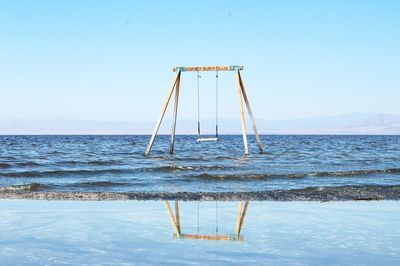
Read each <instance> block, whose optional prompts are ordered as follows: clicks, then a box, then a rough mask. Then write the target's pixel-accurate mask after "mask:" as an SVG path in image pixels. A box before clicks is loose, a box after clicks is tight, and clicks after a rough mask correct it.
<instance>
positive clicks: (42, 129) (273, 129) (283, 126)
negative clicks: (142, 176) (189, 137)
mask: <svg viewBox="0 0 400 266" xmlns="http://www.w3.org/2000/svg"><path fill="white" fill-rule="evenodd" d="M154 123H155V121H151V122H129V121H127V122H114V121H92V120H77V119H70V118H54V119H37V120H35V119H0V134H1V135H25V134H26V135H35V134H50V135H51V134H66V135H68V134H83V135H86V134H95V135H97V134H98V135H107V134H111V135H112V134H116V135H120V134H128V135H132V134H133V135H135V134H137V135H142V134H151V132H152V130H153V127H154ZM256 123H257V127H258V129H259V131H260V133H261V134H311V135H318V134H321V135H324V134H345V135H347V134H355V135H358V134H359V135H364V134H365V135H399V134H400V115H391V114H374V113H354V114H344V115H339V116H320V117H314V118H304V119H291V120H264V119H257V120H256ZM202 125H203V130H204V132H205V133H207V132H208V133H211V134H212V133H213V129H214V122H213V119H204V120H203V121H202ZM219 126H220V132H221V133H222V134H240V121H239V119H233V118H228V119H224V118H221V119H220V125H219ZM247 127H248V131H249V133H251V126H250V124H249V122H248V126H247ZM196 130H197V121H195V120H194V119H193V120H190V119H181V120H178V124H177V134H196ZM169 132H170V120H168V119H167V120H165V121H164V123H163V125H162V126H161V128H160V134H169Z"/></svg>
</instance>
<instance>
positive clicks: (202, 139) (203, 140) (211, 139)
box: [197, 138, 218, 142]
mask: <svg viewBox="0 0 400 266" xmlns="http://www.w3.org/2000/svg"><path fill="white" fill-rule="evenodd" d="M206 141H218V138H198V139H197V142H206Z"/></svg>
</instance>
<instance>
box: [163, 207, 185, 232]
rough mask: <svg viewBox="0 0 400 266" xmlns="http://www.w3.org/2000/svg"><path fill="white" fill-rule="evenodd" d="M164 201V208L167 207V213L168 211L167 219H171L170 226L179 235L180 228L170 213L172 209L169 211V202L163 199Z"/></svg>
mask: <svg viewBox="0 0 400 266" xmlns="http://www.w3.org/2000/svg"><path fill="white" fill-rule="evenodd" d="M164 203H165V208H166V209H167V213H168V216H169V219H170V220H171V224H172V227H173V228H174V230H175V233H176V234H178V235H180V234H181V230H180V227H178V226H177V224H176V221H175V218H174V215H173V214H172V211H171V207H170V206H169V202H168V201H167V200H166V201H164Z"/></svg>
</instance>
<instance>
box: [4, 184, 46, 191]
mask: <svg viewBox="0 0 400 266" xmlns="http://www.w3.org/2000/svg"><path fill="white" fill-rule="evenodd" d="M45 187H46V186H45V185H42V184H38V183H31V184H24V185H12V186H6V187H0V192H32V191H38V190H40V189H43V188H45Z"/></svg>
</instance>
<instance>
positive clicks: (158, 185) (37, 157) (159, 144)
mask: <svg viewBox="0 0 400 266" xmlns="http://www.w3.org/2000/svg"><path fill="white" fill-rule="evenodd" d="M148 141H149V136H134V135H132V136H0V191H4V190H37V191H118V192H139V191H152V192H159V191H169V192H178V191H187V192H191V191H264V190H275V189H301V188H305V187H320V186H344V185H357V186H364V185H400V136H261V141H262V143H263V145H264V150H265V152H264V153H263V154H258V149H257V145H256V144H255V140H254V136H249V150H250V154H249V155H248V156H244V154H243V142H242V137H241V136H231V135H229V136H221V137H220V141H218V142H207V143H204V142H203V143H197V142H196V136H177V137H176V145H175V154H174V155H173V156H171V155H169V154H168V146H169V136H159V137H157V139H156V142H155V144H154V146H153V150H152V153H151V155H149V156H145V155H144V151H145V148H146V146H147V143H148Z"/></svg>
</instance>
